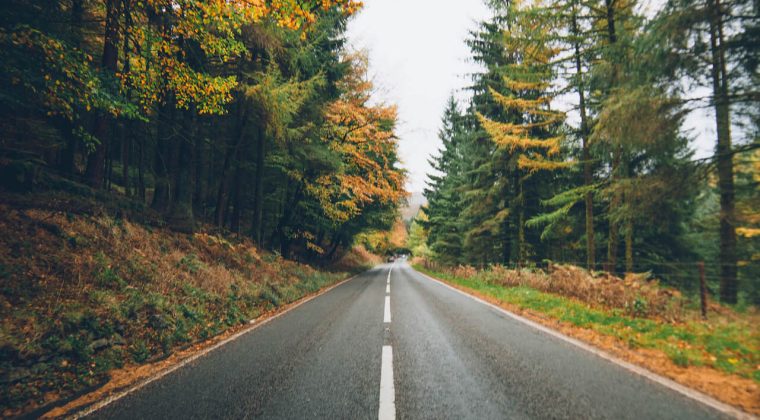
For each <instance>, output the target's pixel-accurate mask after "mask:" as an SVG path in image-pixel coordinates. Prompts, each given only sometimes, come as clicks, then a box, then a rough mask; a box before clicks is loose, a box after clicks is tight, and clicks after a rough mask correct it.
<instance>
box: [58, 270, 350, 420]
mask: <svg viewBox="0 0 760 420" xmlns="http://www.w3.org/2000/svg"><path fill="white" fill-rule="evenodd" d="M359 275H360V274H357V275H355V276H351V277H349V278H347V279H345V280H342V281H340V282H338V283H335V284H333V285H332V286H330V287H328V288H326V289H324V290H322V291H320V292H318V293H317V294H316V295H313V296H309V297H308V298H305V299H303V300H301V301H299V302H296V303H294V304H293V306H291V307H290V308H287V309H285V310H284V311H282V312H280V313H278V314H275V315H273V316H271V317H269V318H267V319H265V320H263V321H261V322H259V323H258V324H254V325H251V326H250V327H249V328H246V329H244V330H242V331H239V332H237V333H235V334H233V335H231V336H229V337H227V338H225V339H224V340H222V341H220V342H218V343H216V344H214V345H213V346H211V347H208V348H206V349H204V350H201V351H199V352H198V353H196V354H194V355H192V356H190V357H188V358H187V359H184V360H182V361H180V362H178V363H177V364H176V365H173V366H170V367H168V368H166V369H164V370H162V371H160V372H158V373H157V374H155V375H153V376H151V377H148V378H146V379H143V380H142V381H140V382H138V383H136V384H135V385H133V386H131V387H129V388H127V389H125V390H124V391H121V392H117V393H115V394H113V395H111V396H109V397H108V398H105V399H103V400H100V401H99V402H96V403H94V404H93V405H91V406H89V407H87V408H85V409H83V410H81V411H78V412H76V413H74V414H72V415H71V416H70V417H67V418H69V419H80V418H82V417H85V416H89V415H90V414H92V413H95V412H96V411H98V410H100V409H102V408H103V407H105V406H107V405H109V404H111V403H113V402H115V401H117V400H120V399H122V398H124V397H126V396H127V395H129V394H132V393H134V392H135V391H138V390H140V389H141V388H143V387H145V386H146V385H148V384H150V383H151V382H154V381H157V380H159V379H161V378H163V377H164V376H166V375H168V374H170V373H172V372H174V371H175V370H177V369H179V368H181V367H184V366H186V365H187V364H189V363H192V362H194V361H196V360H198V359H200V358H201V357H203V356H206V355H207V354H209V353H211V352H212V351H214V350H216V349H218V348H219V347H222V346H224V345H225V344H228V343H230V342H232V341H235V340H237V339H238V338H240V337H242V336H244V335H245V334H248V333H249V332H251V331H253V330H256V329H257V328H259V327H261V326H262V325H266V324H267V323H269V322H270V321H273V320H275V319H277V318H279V317H280V316H282V315H285V314H286V313H288V312H290V311H292V310H294V309H296V308H298V307H299V306H301V305H303V304H304V303H306V302H309V301H311V300H313V299H316V298H318V297H320V296H322V295H324V294H325V293H327V292H329V291H331V290H332V289H335V288H336V287H338V286H340V285H342V284H344V283H347V282H349V281H351V280H353V279H355V278H356V277H358V276H359ZM256 319H257V318H254V319H252V320H251V321H250V322H251V323H253V322H254V321H256Z"/></svg>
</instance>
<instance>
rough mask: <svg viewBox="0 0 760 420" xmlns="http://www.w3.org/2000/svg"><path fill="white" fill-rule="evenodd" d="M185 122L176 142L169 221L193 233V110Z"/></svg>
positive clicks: (178, 229) (175, 226)
mask: <svg viewBox="0 0 760 420" xmlns="http://www.w3.org/2000/svg"><path fill="white" fill-rule="evenodd" d="M184 122H185V124H183V126H184V127H183V132H184V136H181V137H179V138H178V139H177V140H176V141H175V143H176V149H177V156H176V163H177V164H176V165H173V169H174V171H173V172H174V173H176V174H177V177H176V181H175V186H174V191H175V193H174V196H173V198H174V199H173V200H172V209H171V213H170V214H169V217H168V221H169V225H170V226H171V227H172V229H174V230H176V231H179V232H184V233H192V232H193V230H194V228H195V220H194V217H193V191H194V190H195V187H194V185H193V177H192V166H193V151H194V150H195V148H194V145H193V141H194V139H195V130H194V127H195V116H194V115H193V110H192V108H191V110H190V111H189V112H187V114H186V115H185V118H184Z"/></svg>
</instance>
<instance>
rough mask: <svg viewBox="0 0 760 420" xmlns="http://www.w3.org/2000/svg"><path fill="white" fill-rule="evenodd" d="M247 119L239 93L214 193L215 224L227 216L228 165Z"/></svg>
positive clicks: (241, 139) (222, 222)
mask: <svg viewBox="0 0 760 420" xmlns="http://www.w3.org/2000/svg"><path fill="white" fill-rule="evenodd" d="M247 120H248V117H247V113H246V112H245V104H244V103H243V96H242V95H241V96H240V98H238V101H237V119H236V123H235V131H234V134H233V135H232V136H231V137H230V141H229V142H228V143H227V147H226V151H225V154H224V164H223V165H222V173H221V175H220V179H219V190H218V191H217V195H216V209H215V210H214V221H215V222H216V225H217V226H219V227H221V226H224V221H225V219H226V216H227V214H226V213H227V207H229V197H228V195H229V189H230V184H231V182H232V177H231V176H230V167H231V166H232V163H233V162H232V161H233V159H234V158H235V155H236V154H237V152H238V150H240V145H241V144H242V143H243V138H244V137H245V125H246V122H247Z"/></svg>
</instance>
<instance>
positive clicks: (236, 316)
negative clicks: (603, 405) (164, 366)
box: [0, 192, 371, 416]
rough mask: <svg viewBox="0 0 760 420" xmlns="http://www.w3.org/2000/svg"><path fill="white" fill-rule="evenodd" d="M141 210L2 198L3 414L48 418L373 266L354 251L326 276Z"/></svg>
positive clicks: (71, 198)
mask: <svg viewBox="0 0 760 420" xmlns="http://www.w3.org/2000/svg"><path fill="white" fill-rule="evenodd" d="M133 204H134V203H131V204H130V203H129V202H128V201H126V200H122V201H114V200H113V199H112V200H111V201H110V202H101V201H97V200H92V199H86V198H82V197H81V196H75V195H66V194H62V193H55V194H53V193H48V194H38V195H34V194H26V195H14V194H9V193H7V192H6V193H2V195H0V230H2V232H3V235H2V237H0V278H2V289H1V290H0V314H1V315H2V319H3V322H2V324H1V325H0V353H1V354H2V362H1V363H0V378H2V379H1V380H2V382H3V389H4V392H3V393H2V397H0V412H2V413H3V416H8V415H15V414H19V413H22V412H29V411H30V410H35V409H36V410H38V411H36V413H37V414H39V413H41V412H42V411H44V410H45V409H47V408H50V407H51V406H52V405H55V404H56V403H57V402H63V401H65V400H66V399H67V398H69V397H71V396H74V395H77V393H79V392H81V391H83V390H91V389H93V388H94V387H98V386H101V385H103V384H104V383H106V382H107V381H108V380H109V378H110V373H111V372H112V371H113V370H114V369H117V368H123V367H127V368H129V367H130V366H133V367H136V366H137V365H141V364H145V363H148V362H152V361H156V360H159V359H162V358H165V357H168V356H169V355H170V354H172V353H173V352H175V351H177V350H179V349H183V348H187V347H189V346H191V345H193V344H196V343H200V342H203V341H204V340H207V339H209V338H211V337H214V336H217V335H219V334H222V333H224V332H225V331H228V330H231V329H235V328H236V327H238V326H241V325H243V324H246V323H248V321H249V320H251V319H253V318H256V317H259V316H260V315H262V314H265V313H267V312H269V311H273V310H276V309H277V308H279V307H281V306H282V305H285V304H288V303H290V302H293V301H295V300H297V299H299V298H301V297H303V296H305V295H307V294H310V293H313V292H315V291H317V290H319V289H320V288H322V287H325V286H327V285H330V284H333V283H335V282H337V281H339V280H342V279H344V278H346V277H347V276H348V275H349V272H351V271H356V270H359V269H361V268H362V264H366V263H368V261H367V259H370V258H371V256H370V255H368V254H366V253H364V254H362V255H363V257H362V256H359V255H358V254H356V253H355V252H354V253H349V254H348V255H346V256H345V257H344V258H343V259H342V260H340V261H338V262H337V263H335V264H334V265H333V266H331V267H330V268H329V269H325V270H317V269H315V268H313V267H310V266H308V265H305V264H300V263H297V262H294V261H289V260H286V259H283V258H281V257H280V256H278V255H276V254H272V253H269V252H264V251H261V250H260V249H258V248H257V247H255V246H254V245H253V244H252V242H251V241H250V240H249V239H247V238H243V237H239V236H236V235H229V234H223V233H221V232H220V231H218V230H214V229H210V228H208V227H201V229H198V231H197V232H196V233H194V234H184V233H177V232H174V231H171V230H169V229H167V228H165V227H162V226H161V222H160V219H154V218H152V215H151V213H150V211H148V210H144V209H143V210H141V211H134V210H132V211H130V210H128V209H129V208H130V205H133ZM135 208H139V205H135ZM114 209H116V210H114ZM119 209H121V210H119Z"/></svg>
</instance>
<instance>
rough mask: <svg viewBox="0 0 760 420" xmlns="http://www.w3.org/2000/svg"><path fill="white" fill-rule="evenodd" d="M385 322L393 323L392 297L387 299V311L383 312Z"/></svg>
mask: <svg viewBox="0 0 760 420" xmlns="http://www.w3.org/2000/svg"><path fill="white" fill-rule="evenodd" d="M383 322H385V323H390V322H391V297H390V296H386V297H385V311H384V312H383Z"/></svg>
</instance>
